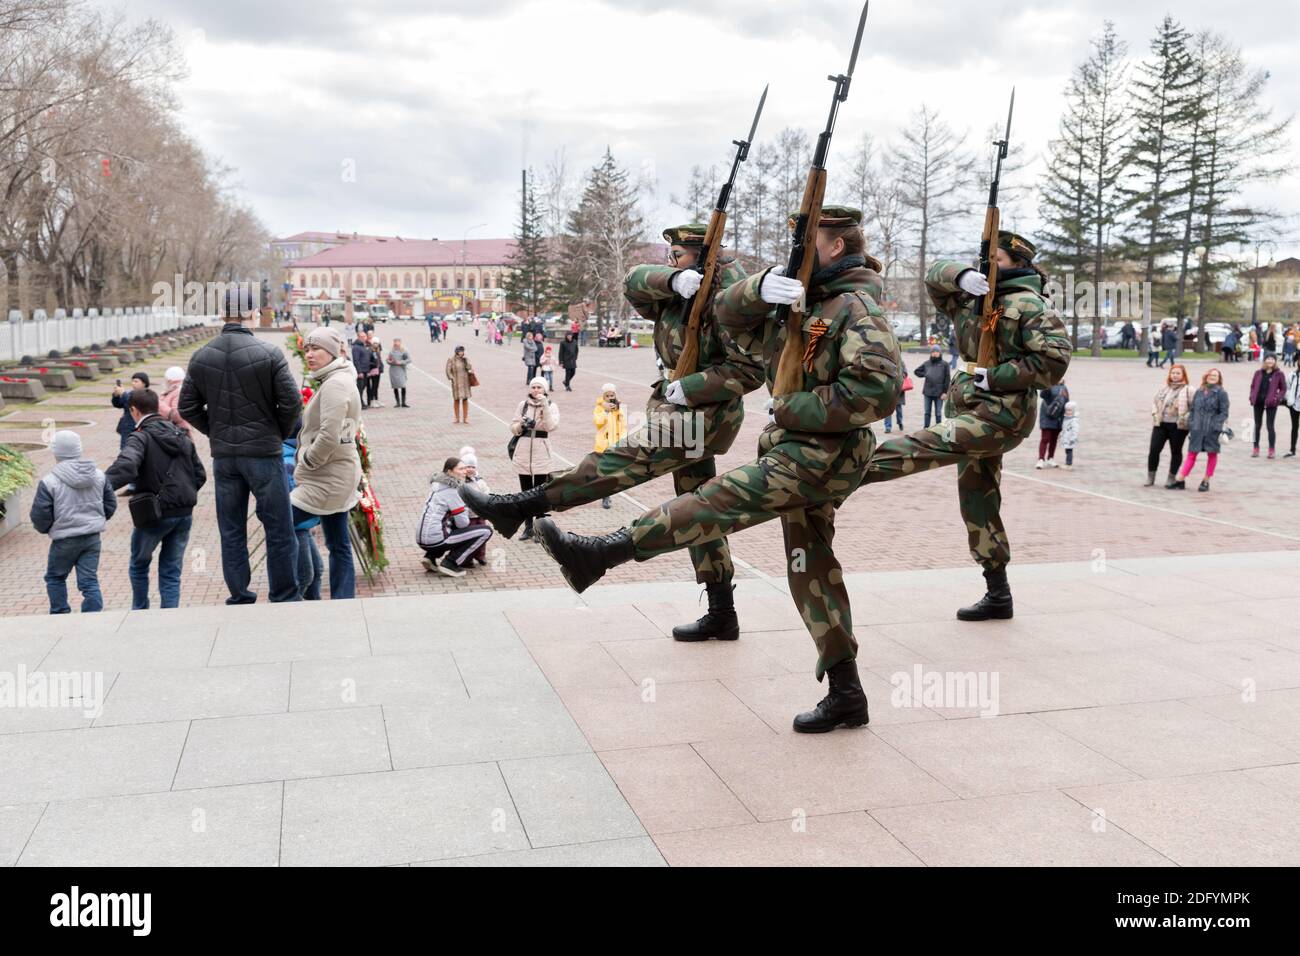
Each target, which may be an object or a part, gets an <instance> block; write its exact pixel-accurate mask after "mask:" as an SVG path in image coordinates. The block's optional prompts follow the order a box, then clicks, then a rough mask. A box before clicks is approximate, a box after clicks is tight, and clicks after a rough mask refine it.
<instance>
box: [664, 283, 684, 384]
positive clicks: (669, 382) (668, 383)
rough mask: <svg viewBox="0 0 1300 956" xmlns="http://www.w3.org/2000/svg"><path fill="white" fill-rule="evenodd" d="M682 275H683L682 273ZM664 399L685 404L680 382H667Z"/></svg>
mask: <svg viewBox="0 0 1300 956" xmlns="http://www.w3.org/2000/svg"><path fill="white" fill-rule="evenodd" d="M683 274H684V273H683ZM664 398H666V399H668V401H670V402H672V403H673V404H674V405H685V404H686V390H685V389H684V388H682V383H681V382H669V383H668V387H667V388H665V389H664Z"/></svg>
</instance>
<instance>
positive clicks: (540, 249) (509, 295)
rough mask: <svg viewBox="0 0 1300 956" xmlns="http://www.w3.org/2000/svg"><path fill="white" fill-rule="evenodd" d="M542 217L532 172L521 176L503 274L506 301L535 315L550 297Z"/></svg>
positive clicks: (551, 287) (549, 266)
mask: <svg viewBox="0 0 1300 956" xmlns="http://www.w3.org/2000/svg"><path fill="white" fill-rule="evenodd" d="M542 230H543V216H542V208H541V204H540V203H539V202H538V196H537V188H536V182H535V178H534V176H533V171H532V170H531V169H530V170H528V172H527V173H526V174H525V176H524V181H523V184H522V196H521V201H520V207H519V227H518V229H517V230H516V232H515V247H514V249H513V250H511V252H510V256H509V258H508V259H507V260H506V265H507V266H508V267H509V268H508V271H507V272H506V275H505V290H506V301H507V302H509V303H510V304H511V305H512V306H513V305H520V306H523V307H524V308H525V309H527V310H528V311H529V312H530V313H531V314H533V315H536V314H537V313H539V312H541V311H543V309H545V308H546V307H547V306H549V305H550V304H551V302H552V300H553V299H554V285H555V283H554V279H553V276H552V263H551V255H550V250H549V248H548V246H547V243H546V237H545V236H544V235H543V232H542Z"/></svg>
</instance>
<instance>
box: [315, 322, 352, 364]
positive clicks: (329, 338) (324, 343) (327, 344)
mask: <svg viewBox="0 0 1300 956" xmlns="http://www.w3.org/2000/svg"><path fill="white" fill-rule="evenodd" d="M307 344H308V345H314V346H316V347H317V348H318V349H324V350H325V351H326V352H329V354H330V355H333V356H334V357H335V358H338V357H339V353H340V352H342V351H343V344H344V342H343V336H341V335H339V333H338V332H335V331H334V330H333V329H327V328H325V327H324V326H321V327H320V328H318V329H312V330H311V334H310V335H308V336H307Z"/></svg>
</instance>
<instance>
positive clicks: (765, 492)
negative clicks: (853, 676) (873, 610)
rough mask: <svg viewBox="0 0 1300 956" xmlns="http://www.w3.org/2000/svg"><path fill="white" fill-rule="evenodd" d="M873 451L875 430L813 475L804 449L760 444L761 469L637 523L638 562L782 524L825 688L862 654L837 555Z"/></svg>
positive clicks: (731, 477)
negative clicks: (847, 510)
mask: <svg viewBox="0 0 1300 956" xmlns="http://www.w3.org/2000/svg"><path fill="white" fill-rule="evenodd" d="M769 431H770V429H769ZM764 434H765V435H766V434H767V432H765V433H764ZM874 444H875V437H874V436H873V435H872V434H871V431H870V429H865V428H864V429H861V430H859V431H858V432H855V433H853V435H852V437H851V438H848V439H846V440H845V441H844V442H843V446H844V447H843V448H842V449H841V450H840V452H839V453H838V455H836V456H835V458H834V459H833V460H832V461H831V462H829V463H828V465H829V466H828V467H827V468H825V469H824V470H823V469H822V468H817V469H815V470H814V469H812V468H809V467H808V466H807V465H806V464H800V456H799V452H798V445H797V443H794V442H786V443H783V444H781V445H778V446H777V447H776V448H774V449H770V450H767V451H764V450H763V442H762V440H761V439H760V455H759V458H758V460H757V461H755V462H753V463H752V464H748V465H742V466H741V467H739V468H733V469H732V470H731V471H729V472H727V473H726V474H723V475H719V476H718V477H716V478H714V479H712V480H710V481H708V482H705V483H704V484H703V485H701V486H700V487H699V488H697V489H695V490H694V491H693V492H691V493H690V494H684V495H680V496H679V497H677V498H674V499H673V500H672V501H669V502H666V503H665V504H662V505H660V506H659V508H657V509H655V510H652V511H648V512H646V514H644V515H643V516H642V517H640V518H638V519H637V520H636V521H634V522H633V523H632V525H631V533H632V542H633V545H634V548H635V553H636V560H638V561H646V560H648V559H650V558H653V557H656V556H658V555H661V554H667V553H668V552H670V551H676V550H679V549H681V548H686V547H698V546H700V545H703V544H707V543H709V542H712V541H717V540H721V539H722V538H723V536H724V535H728V534H731V533H732V532H735V531H741V530H743V529H745V528H751V527H753V526H754V525H758V524H762V523H763V522H765V521H769V520H771V519H772V518H777V517H779V518H780V519H781V531H782V534H783V535H784V537H785V553H786V575H787V579H788V581H789V583H790V596H791V597H792V598H793V599H794V603H795V607H797V608H798V609H799V614H800V616H801V617H802V618H803V622H804V626H805V627H807V628H808V633H809V634H811V635H812V639H813V643H815V644H816V645H817V666H816V671H815V673H816V675H817V679H818V680H821V679H822V675H823V674H824V673H825V672H826V669H827V668H828V667H831V666H832V665H834V664H838V663H840V662H842V661H849V660H853V659H854V658H855V657H857V653H858V642H857V640H856V639H855V638H854V636H853V616H852V612H851V610H850V608H849V595H848V590H847V589H846V587H845V585H844V572H843V570H842V569H841V567H840V563H839V561H838V560H837V559H836V557H835V551H834V549H833V544H834V540H835V509H836V508H837V507H838V506H839V505H840V504H841V503H842V502H843V501H844V499H846V498H847V497H848V496H849V495H850V494H851V493H852V492H853V489H854V488H855V487H856V486H857V483H858V479H859V477H860V476H861V474H862V471H863V469H864V468H865V467H866V464H867V461H868V460H869V459H870V457H871V450H872V448H873V447H874ZM791 446H793V447H791Z"/></svg>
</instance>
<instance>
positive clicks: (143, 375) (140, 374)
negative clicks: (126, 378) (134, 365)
mask: <svg viewBox="0 0 1300 956" xmlns="http://www.w3.org/2000/svg"><path fill="white" fill-rule="evenodd" d="M131 378H133V379H136V378H138V379H139V380H140V381H142V382H144V387H145V388H148V387H149V373H148V372H136V373H135V374H134V375H132V376H131Z"/></svg>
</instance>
